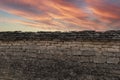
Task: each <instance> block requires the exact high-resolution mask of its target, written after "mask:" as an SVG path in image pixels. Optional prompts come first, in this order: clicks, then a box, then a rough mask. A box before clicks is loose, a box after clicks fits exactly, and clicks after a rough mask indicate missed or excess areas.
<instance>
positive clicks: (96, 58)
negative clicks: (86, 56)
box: [93, 56, 107, 63]
mask: <svg viewBox="0 0 120 80" xmlns="http://www.w3.org/2000/svg"><path fill="white" fill-rule="evenodd" d="M106 60H107V59H106V57H105V56H94V61H93V62H94V63H105V62H106Z"/></svg>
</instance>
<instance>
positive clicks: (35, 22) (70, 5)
mask: <svg viewBox="0 0 120 80" xmlns="http://www.w3.org/2000/svg"><path fill="white" fill-rule="evenodd" d="M119 3H120V1H119V0H117V1H115V0H0V10H3V11H5V12H8V13H10V14H13V15H16V16H20V17H22V18H24V19H22V20H17V18H15V19H16V21H15V23H16V22H19V23H20V24H22V25H26V26H29V27H37V28H39V29H42V30H50V31H52V30H54V31H55V30H61V31H69V30H109V29H120V27H119V26H120V25H119V22H120V15H119V14H120V10H119V9H120V6H119ZM11 24H12V23H11Z"/></svg>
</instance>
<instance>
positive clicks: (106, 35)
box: [0, 31, 120, 80]
mask: <svg viewBox="0 0 120 80" xmlns="http://www.w3.org/2000/svg"><path fill="white" fill-rule="evenodd" d="M0 80H120V32H119V31H107V32H94V31H83V32H71V33H68V32H64V33H61V32H54V33H50V32H38V33H22V32H6V33H5V32H1V33H0Z"/></svg>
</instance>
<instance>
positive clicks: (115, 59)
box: [107, 57, 119, 64]
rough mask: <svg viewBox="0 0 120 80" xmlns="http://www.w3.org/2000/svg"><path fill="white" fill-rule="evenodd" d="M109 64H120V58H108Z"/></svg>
mask: <svg viewBox="0 0 120 80" xmlns="http://www.w3.org/2000/svg"><path fill="white" fill-rule="evenodd" d="M107 63H113V64H118V63H119V58H115V57H109V58H107Z"/></svg>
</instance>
